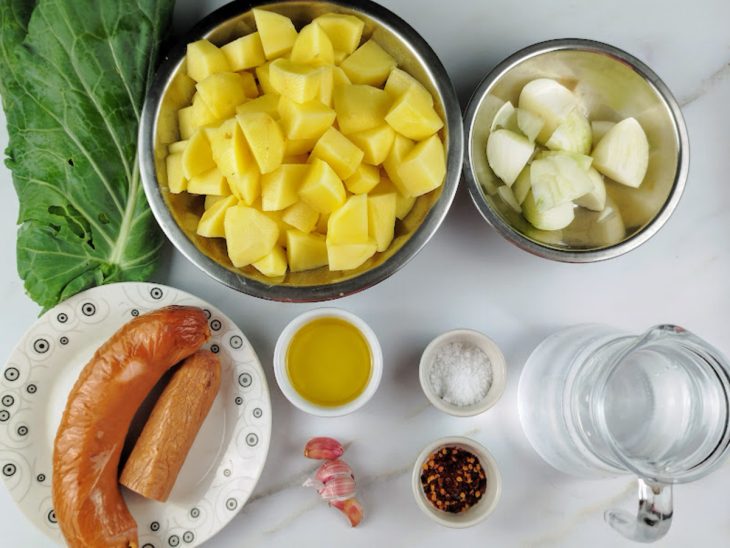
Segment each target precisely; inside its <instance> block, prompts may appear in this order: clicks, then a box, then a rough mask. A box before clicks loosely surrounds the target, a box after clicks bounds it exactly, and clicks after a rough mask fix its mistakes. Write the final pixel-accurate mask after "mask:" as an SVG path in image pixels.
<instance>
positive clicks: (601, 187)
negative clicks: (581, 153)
mask: <svg viewBox="0 0 730 548" xmlns="http://www.w3.org/2000/svg"><path fill="white" fill-rule="evenodd" d="M588 177H589V178H590V180H591V182H592V183H593V190H591V191H590V192H589V193H587V194H584V195H583V196H581V197H580V198H576V199H575V205H579V206H581V207H585V208H586V209H590V210H592V211H603V209H604V208H605V207H606V183H604V182H603V177H602V176H601V174H600V173H598V172H597V171H596V170H595V169H593V168H590V169H589V170H588Z"/></svg>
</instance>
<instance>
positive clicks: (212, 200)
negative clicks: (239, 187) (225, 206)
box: [203, 194, 228, 210]
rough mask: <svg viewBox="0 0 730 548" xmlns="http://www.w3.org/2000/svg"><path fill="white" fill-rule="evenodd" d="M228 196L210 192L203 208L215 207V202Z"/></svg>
mask: <svg viewBox="0 0 730 548" xmlns="http://www.w3.org/2000/svg"><path fill="white" fill-rule="evenodd" d="M226 198H228V196H213V195H212V194H209V195H207V196H206V197H205V202H204V203H203V209H205V210H208V209H210V208H211V207H213V206H214V205H215V204H217V203H218V202H220V201H221V200H225V199H226Z"/></svg>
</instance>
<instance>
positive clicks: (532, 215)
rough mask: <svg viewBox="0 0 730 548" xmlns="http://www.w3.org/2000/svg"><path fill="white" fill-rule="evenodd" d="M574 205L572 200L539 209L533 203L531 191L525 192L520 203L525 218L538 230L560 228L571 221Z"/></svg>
mask: <svg viewBox="0 0 730 548" xmlns="http://www.w3.org/2000/svg"><path fill="white" fill-rule="evenodd" d="M574 208H575V206H574V205H573V203H572V202H565V203H564V204H561V205H559V206H557V207H553V208H551V209H544V210H540V209H538V208H537V205H536V204H535V199H534V197H533V195H532V192H529V193H528V194H527V197H526V198H525V201H524V203H523V204H522V213H523V215H524V216H525V219H527V221H528V222H529V223H530V224H531V225H532V226H534V227H535V228H539V229H540V230H560V229H562V228H565V227H566V226H568V225H569V224H570V223H572V222H573V219H574V218H575V212H574V211H573V209H574Z"/></svg>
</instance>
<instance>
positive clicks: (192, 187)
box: [188, 167, 231, 196]
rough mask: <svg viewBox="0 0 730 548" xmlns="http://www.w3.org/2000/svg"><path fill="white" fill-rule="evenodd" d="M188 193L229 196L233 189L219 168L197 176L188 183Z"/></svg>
mask: <svg viewBox="0 0 730 548" xmlns="http://www.w3.org/2000/svg"><path fill="white" fill-rule="evenodd" d="M188 192H189V193H190V194H212V195H213V196H228V195H229V194H230V193H231V189H230V188H229V187H228V182H227V181H226V178H225V177H224V176H223V174H222V173H221V172H220V171H219V170H218V168H217V167H214V168H213V169H210V170H208V171H206V172H205V173H201V174H200V175H195V176H194V177H191V178H190V180H189V181H188Z"/></svg>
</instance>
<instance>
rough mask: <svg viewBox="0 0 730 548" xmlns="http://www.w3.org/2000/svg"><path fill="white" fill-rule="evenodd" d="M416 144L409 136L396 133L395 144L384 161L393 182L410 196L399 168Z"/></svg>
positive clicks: (384, 166) (401, 191) (402, 192)
mask: <svg viewBox="0 0 730 548" xmlns="http://www.w3.org/2000/svg"><path fill="white" fill-rule="evenodd" d="M415 145H416V144H415V143H414V142H413V141H411V140H410V139H408V138H407V137H403V136H402V135H400V134H396V136H395V139H394V140H393V145H392V146H391V147H390V152H389V153H388V157H387V158H386V159H385V161H384V162H383V168H384V169H385V172H386V173H387V174H388V177H389V178H390V180H391V181H393V184H394V185H395V186H396V187H397V188H398V191H399V192H400V193H401V194H403V195H404V196H410V194H409V192H408V190H407V189H406V185H405V183H404V182H403V181H402V179H401V176H400V174H399V172H398V169H399V168H400V166H401V164H403V159H404V158H405V157H406V154H408V153H409V152H410V151H411V149H412V148H413V147H414V146H415Z"/></svg>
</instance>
